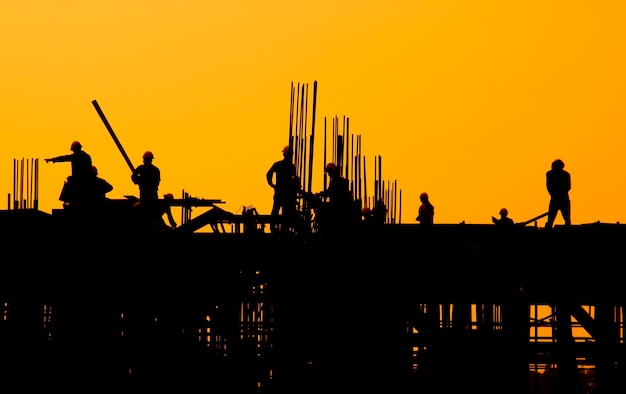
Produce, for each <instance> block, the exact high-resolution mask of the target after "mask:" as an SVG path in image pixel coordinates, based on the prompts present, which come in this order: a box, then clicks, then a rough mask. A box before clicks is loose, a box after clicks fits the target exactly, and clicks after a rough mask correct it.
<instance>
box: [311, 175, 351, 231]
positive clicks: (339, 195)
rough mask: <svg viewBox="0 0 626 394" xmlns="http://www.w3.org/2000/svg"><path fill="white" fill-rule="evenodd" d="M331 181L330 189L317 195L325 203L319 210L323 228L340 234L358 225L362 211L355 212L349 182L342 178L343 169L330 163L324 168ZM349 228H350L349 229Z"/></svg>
mask: <svg viewBox="0 0 626 394" xmlns="http://www.w3.org/2000/svg"><path fill="white" fill-rule="evenodd" d="M324 171H325V172H326V173H328V176H329V177H330V180H329V181H328V188H327V189H326V190H323V191H321V192H319V193H317V196H318V197H320V198H321V199H322V201H325V202H324V203H323V204H322V205H321V206H320V209H319V210H318V213H321V221H322V222H323V223H321V224H322V227H324V228H326V230H332V231H333V232H337V233H339V232H340V231H343V230H346V229H349V226H350V225H351V224H355V223H357V221H358V219H359V218H360V211H359V210H358V209H356V210H355V208H356V207H355V205H354V200H353V199H352V193H351V192H350V185H349V183H348V180H347V179H346V178H344V177H343V176H341V169H340V168H339V167H338V166H337V165H336V164H335V163H328V164H326V167H325V168H324ZM347 226H348V227H347Z"/></svg>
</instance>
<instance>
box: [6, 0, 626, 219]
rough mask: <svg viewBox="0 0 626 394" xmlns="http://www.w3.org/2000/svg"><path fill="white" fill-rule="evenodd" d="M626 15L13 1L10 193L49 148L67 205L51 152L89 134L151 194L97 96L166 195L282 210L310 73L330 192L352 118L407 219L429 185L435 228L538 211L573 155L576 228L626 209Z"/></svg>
mask: <svg viewBox="0 0 626 394" xmlns="http://www.w3.org/2000/svg"><path fill="white" fill-rule="evenodd" d="M625 17H626V2H624V1H617V0H613V1H612V0H608V1H596V2H591V1H575V0H574V1H572V0H567V1H565V0H553V1H548V2H546V1H534V0H531V1H528V0H527V1H505V2H503V1H495V0H492V1H489V0H473V1H454V0H445V1H442V0H401V1H400V0H386V1H373V0H361V1H358V2H352V1H350V2H349V1H342V0H333V1H328V0H316V1H307V0H303V1H297V2H294V1H248V0H233V1H226V2H224V1H222V2H217V1H205V0H176V1H173V0H150V1H144V0H131V1H129V0H125V1H121V0H107V1H103V0H99V1H95V0H64V1H49V0H45V1H44V0H24V1H10V2H4V3H3V5H2V12H0V35H1V36H2V44H1V46H0V48H1V51H2V74H1V75H0V81H1V87H2V94H1V95H0V130H1V131H2V135H3V143H2V144H0V158H1V159H2V160H1V162H0V164H1V165H0V191H4V193H5V195H6V196H8V195H11V196H12V193H13V163H14V159H17V160H21V159H26V160H27V161H28V160H30V159H39V194H38V199H39V208H40V209H41V210H43V211H51V210H52V209H55V208H60V207H61V204H62V203H61V201H59V200H58V197H59V192H60V190H61V187H62V184H63V181H64V180H65V178H66V177H67V176H68V175H69V174H70V165H69V163H56V164H53V163H48V164H46V163H45V162H44V159H45V158H48V157H53V156H58V155H62V154H69V153H70V149H69V148H70V144H71V143H72V141H74V140H78V141H80V142H81V143H82V145H83V147H84V150H85V151H87V152H88V153H89V154H90V155H91V156H92V159H93V162H94V164H95V165H96V166H97V168H98V170H99V173H100V176H101V177H103V178H105V179H106V180H107V181H109V182H110V183H111V184H112V185H113V186H114V189H113V191H112V192H110V193H109V194H108V197H110V198H124V197H123V196H125V195H136V196H137V195H138V190H137V186H136V185H134V184H133V183H132V182H131V180H130V169H129V167H128V165H127V164H126V162H125V160H124V158H123V156H122V154H121V153H120V151H119V150H118V148H117V146H116V145H115V143H114V141H113V139H112V137H111V136H110V135H109V133H108V131H107V130H106V128H105V127H104V124H103V122H102V121H101V119H100V117H99V116H98V114H97V112H96V111H95V109H94V107H93V105H92V101H93V100H97V102H98V103H99V105H100V106H101V108H102V110H103V111H104V113H105V114H106V116H107V118H108V120H109V122H110V124H111V126H112V127H113V129H114V131H115V133H116V135H117V137H118V138H119V140H120V142H121V144H122V145H123V147H124V149H125V151H126V153H127V154H128V156H129V157H130V159H131V161H132V162H133V164H134V165H135V166H137V165H139V164H141V156H142V154H143V152H144V151H146V150H150V151H152V152H153V153H154V156H155V159H154V164H155V165H157V166H158V167H159V168H160V169H161V174H162V182H161V187H160V193H161V194H164V193H168V192H169V193H173V194H174V195H175V196H180V195H181V194H182V191H183V190H184V191H186V192H187V193H189V194H190V195H192V196H195V197H198V198H205V199H221V200H223V201H225V203H224V204H222V205H221V207H222V208H223V209H226V210H228V211H231V212H234V213H240V212H241V208H242V207H243V206H250V205H252V206H254V207H255V208H256V209H257V210H258V211H259V213H269V211H270V208H271V202H272V189H271V188H270V187H269V186H268V185H267V183H266V181H265V173H266V171H267V170H268V168H269V167H270V165H271V164H272V163H273V162H274V161H276V160H279V159H280V158H281V149H282V148H283V146H284V145H286V144H287V143H288V135H289V134H288V133H289V121H290V103H291V86H292V83H293V84H307V86H308V87H309V89H312V86H313V83H314V81H317V106H316V112H315V113H316V124H315V130H316V133H317V134H316V137H315V138H316V144H319V145H316V146H315V152H316V153H315V155H316V156H315V163H316V164H315V168H314V175H313V178H314V179H313V189H314V190H313V191H319V190H321V188H322V187H323V186H322V180H323V171H322V169H323V166H324V163H323V158H322V156H321V155H322V151H323V149H324V148H323V146H322V145H321V144H322V142H323V136H322V133H323V131H324V123H325V119H326V122H327V128H328V129H330V122H331V119H332V118H333V117H339V118H340V119H342V118H344V117H347V118H349V122H350V133H351V134H353V135H359V136H360V138H361V141H362V147H361V151H362V154H363V155H364V156H365V160H366V163H367V164H366V166H367V168H366V171H367V174H368V176H370V175H371V176H372V178H368V179H367V182H368V183H369V185H368V186H367V187H368V188H370V189H369V190H370V191H369V192H370V193H371V191H372V189H373V185H371V183H373V171H374V167H373V163H374V158H375V157H376V156H380V157H381V158H382V162H383V174H382V175H383V179H385V180H389V181H391V182H397V188H398V191H399V192H401V198H402V205H401V212H402V217H401V222H402V223H415V216H416V213H417V208H418V206H419V199H418V196H419V194H420V193H421V192H423V191H426V192H428V193H429V195H430V197H431V202H432V203H433V204H434V205H435V223H459V222H461V221H465V222H466V223H477V224H480V223H491V216H497V214H498V211H499V210H500V208H502V207H506V208H508V210H509V213H510V216H511V217H512V218H513V219H514V220H515V221H518V222H521V221H525V220H528V219H531V218H533V217H535V216H537V215H540V214H542V213H544V212H546V211H547V207H548V200H549V196H548V194H547V191H546V188H545V172H546V171H547V170H548V169H549V168H550V164H551V162H552V161H553V160H554V159H557V158H560V159H562V160H563V161H564V162H565V169H566V170H567V171H569V172H570V173H571V176H572V190H571V193H570V197H571V200H572V222H573V223H574V224H585V223H591V222H595V221H600V222H605V223H615V222H626V186H625V182H626V179H625V178H626V177H625V174H624V173H625V169H626V155H625V154H624V153H625V149H626V143H625V142H626V72H625V70H626V24H625V23H624V20H625ZM309 116H310V115H309ZM368 160H369V161H368ZM6 201H7V202H6V203H4V204H5V206H4V207H3V208H2V209H6V205H7V204H8V201H9V198H7V200H6ZM544 223H545V219H543V220H542V221H541V222H540V224H541V225H543V224H544ZM562 223H563V221H562V218H561V217H560V216H558V217H557V220H556V224H557V225H558V224H562Z"/></svg>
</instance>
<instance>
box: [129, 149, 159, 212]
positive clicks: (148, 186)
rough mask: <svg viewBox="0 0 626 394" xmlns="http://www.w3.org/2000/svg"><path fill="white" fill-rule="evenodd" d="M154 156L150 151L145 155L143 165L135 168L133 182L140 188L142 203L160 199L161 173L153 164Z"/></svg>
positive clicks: (132, 176)
mask: <svg viewBox="0 0 626 394" xmlns="http://www.w3.org/2000/svg"><path fill="white" fill-rule="evenodd" d="M152 160H154V155H153V154H152V152H150V151H146V152H145V153H144V154H143V164H140V165H139V166H137V168H135V170H134V171H133V173H132V175H131V177H130V178H131V180H132V181H133V183H134V184H135V185H138V186H139V199H140V200H141V201H156V200H158V199H159V184H160V183H161V171H160V170H159V168H158V167H157V166H155V165H154V164H152Z"/></svg>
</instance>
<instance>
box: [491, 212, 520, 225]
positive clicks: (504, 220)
mask: <svg viewBox="0 0 626 394" xmlns="http://www.w3.org/2000/svg"><path fill="white" fill-rule="evenodd" d="M491 221H492V222H493V224H495V225H496V226H498V227H502V228H509V227H512V226H513V225H514V224H515V222H514V221H513V219H511V218H510V217H509V210H508V209H506V208H502V209H500V218H496V217H494V216H492V217H491Z"/></svg>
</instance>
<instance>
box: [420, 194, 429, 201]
mask: <svg viewBox="0 0 626 394" xmlns="http://www.w3.org/2000/svg"><path fill="white" fill-rule="evenodd" d="M420 201H421V202H426V201H428V193H426V192H424V193H422V194H420Z"/></svg>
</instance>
